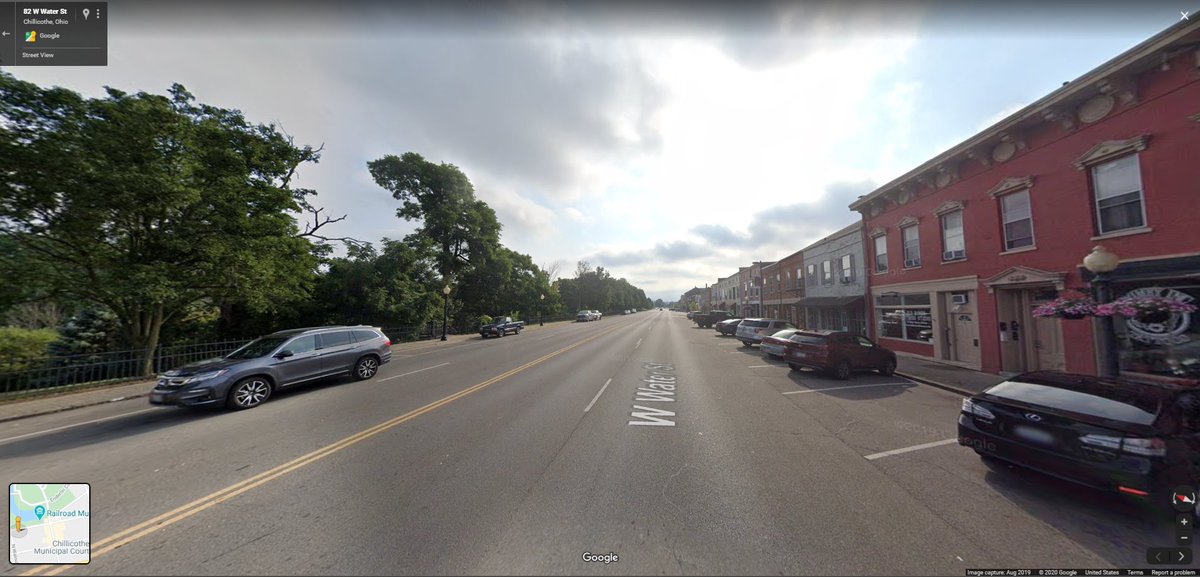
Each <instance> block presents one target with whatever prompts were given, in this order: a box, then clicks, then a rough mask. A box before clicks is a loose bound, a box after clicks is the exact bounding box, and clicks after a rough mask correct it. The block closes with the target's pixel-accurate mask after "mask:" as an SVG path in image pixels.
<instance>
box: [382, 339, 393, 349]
mask: <svg viewBox="0 0 1200 577" xmlns="http://www.w3.org/2000/svg"><path fill="white" fill-rule="evenodd" d="M383 346H385V347H390V346H392V339H387V342H385V343H383Z"/></svg>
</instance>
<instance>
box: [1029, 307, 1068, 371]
mask: <svg viewBox="0 0 1200 577" xmlns="http://www.w3.org/2000/svg"><path fill="white" fill-rule="evenodd" d="M1029 294H1030V295H1031V296H1032V295H1033V292H1032V291H1029ZM1028 302H1029V306H1028V307H1027V308H1026V310H1027V311H1028V312H1029V314H1028V315H1027V316H1028V318H1029V320H1030V323H1031V324H1030V325H1029V326H1030V327H1031V328H1032V329H1033V330H1031V331H1029V339H1028V343H1029V346H1032V347H1033V352H1032V354H1031V355H1030V358H1032V359H1033V360H1034V362H1035V365H1036V366H1033V367H1028V369H1029V370H1039V371H1062V370H1066V368H1067V358H1066V355H1064V354H1063V344H1062V320H1061V319H1058V318H1055V317H1035V316H1033V309H1035V308H1037V307H1038V306H1039V305H1041V304H1042V303H1043V302H1044V301H1041V300H1035V299H1033V298H1029V299H1028Z"/></svg>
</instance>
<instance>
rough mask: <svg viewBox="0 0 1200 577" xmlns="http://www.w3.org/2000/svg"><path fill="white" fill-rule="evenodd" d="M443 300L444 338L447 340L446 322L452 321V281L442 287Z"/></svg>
mask: <svg viewBox="0 0 1200 577" xmlns="http://www.w3.org/2000/svg"><path fill="white" fill-rule="evenodd" d="M442 300H443V301H445V304H444V305H443V306H442V340H443V341H444V340H446V324H447V323H448V322H450V283H446V286H444V287H442Z"/></svg>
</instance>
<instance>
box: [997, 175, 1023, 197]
mask: <svg viewBox="0 0 1200 577" xmlns="http://www.w3.org/2000/svg"><path fill="white" fill-rule="evenodd" d="M1031 186H1033V177H1032V176H1010V177H1008V178H1006V179H1004V180H1001V181H1000V184H997V185H996V186H993V187H992V189H991V190H989V191H988V196H990V197H992V198H996V197H998V196H1000V195H1002V194H1007V193H1010V192H1015V191H1018V190H1024V189H1026V188H1029V187H1031Z"/></svg>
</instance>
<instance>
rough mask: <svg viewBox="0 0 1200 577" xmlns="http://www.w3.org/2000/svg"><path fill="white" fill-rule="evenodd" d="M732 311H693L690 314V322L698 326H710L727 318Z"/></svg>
mask: <svg viewBox="0 0 1200 577" xmlns="http://www.w3.org/2000/svg"><path fill="white" fill-rule="evenodd" d="M732 315H733V313H731V312H729V311H709V312H706V313H695V314H693V315H692V322H694V323H696V326H698V327H704V328H706V329H707V328H711V327H712V326H713V325H715V324H717V323H719V322H721V321H723V320H725V319H727V318H729V317H730V316H732Z"/></svg>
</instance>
